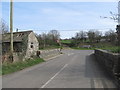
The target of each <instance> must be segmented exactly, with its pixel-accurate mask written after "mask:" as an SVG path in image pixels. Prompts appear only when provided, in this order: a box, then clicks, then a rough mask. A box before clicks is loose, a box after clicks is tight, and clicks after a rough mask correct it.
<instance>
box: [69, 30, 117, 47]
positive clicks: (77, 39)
mask: <svg viewBox="0 0 120 90" xmlns="http://www.w3.org/2000/svg"><path fill="white" fill-rule="evenodd" d="M117 37H118V35H117V33H116V32H115V31H114V30H109V31H106V32H105V33H104V34H103V32H102V31H99V30H94V29H92V30H89V31H87V32H85V31H79V32H77V33H76V34H75V36H74V37H72V38H71V40H72V42H71V44H70V46H71V47H72V46H79V45H80V44H83V43H84V44H94V43H100V42H109V43H111V44H112V45H118V39H117Z"/></svg>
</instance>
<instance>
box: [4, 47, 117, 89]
mask: <svg viewBox="0 0 120 90" xmlns="http://www.w3.org/2000/svg"><path fill="white" fill-rule="evenodd" d="M63 52H64V54H63V55H60V56H59V57H57V58H54V59H51V60H49V61H47V62H44V63H42V64H38V65H35V66H32V67H30V68H27V69H24V70H22V71H19V72H16V73H13V74H9V75H5V76H3V77H2V79H3V80H2V82H3V85H2V86H3V88H116V85H115V84H114V80H113V79H112V78H111V77H110V76H109V74H108V73H107V72H106V71H105V69H104V68H103V67H102V66H101V65H100V64H99V63H98V62H97V61H96V60H95V58H94V56H93V55H92V54H93V53H94V51H92V50H71V49H70V50H64V51H63Z"/></svg>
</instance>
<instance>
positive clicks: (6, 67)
mask: <svg viewBox="0 0 120 90" xmlns="http://www.w3.org/2000/svg"><path fill="white" fill-rule="evenodd" d="M41 62H44V60H43V59H41V58H36V59H34V60H33V59H31V60H26V61H22V62H15V63H11V64H10V63H9V64H8V63H5V64H3V65H2V73H1V74H2V75H5V74H9V73H12V72H16V71H19V70H22V69H24V68H27V67H30V66H33V65H36V64H39V63H41Z"/></svg>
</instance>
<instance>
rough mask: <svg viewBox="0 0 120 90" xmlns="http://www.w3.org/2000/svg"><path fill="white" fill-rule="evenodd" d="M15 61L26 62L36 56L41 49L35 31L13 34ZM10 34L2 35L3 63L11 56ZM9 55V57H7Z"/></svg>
mask: <svg viewBox="0 0 120 90" xmlns="http://www.w3.org/2000/svg"><path fill="white" fill-rule="evenodd" d="M13 49H14V54H13V58H14V61H18V60H25V59H28V58H31V57H33V56H34V55H36V52H37V51H38V49H39V42H38V40H37V38H36V36H35V34H34V32H33V31H23V32H14V33H13ZM9 51H10V33H6V34H3V35H2V54H3V61H4V59H5V58H7V56H9ZM6 55H7V56H6Z"/></svg>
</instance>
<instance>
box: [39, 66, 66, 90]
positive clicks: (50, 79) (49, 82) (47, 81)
mask: <svg viewBox="0 0 120 90" xmlns="http://www.w3.org/2000/svg"><path fill="white" fill-rule="evenodd" d="M67 66H68V64H65V65H64V66H63V68H61V69H60V70H59V71H58V72H57V73H56V74H55V75H54V76H53V77H52V78H50V79H49V80H48V81H47V82H46V83H45V84H44V85H43V86H42V87H41V88H44V87H45V86H46V85H47V84H49V83H50V82H51V81H52V80H53V79H54V78H55V77H56V76H57V75H58V74H59V73H60V72H61V71H62V70H63V69H64V68H65V67H67Z"/></svg>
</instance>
